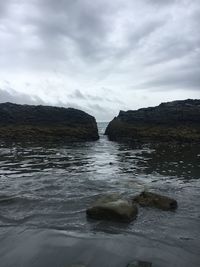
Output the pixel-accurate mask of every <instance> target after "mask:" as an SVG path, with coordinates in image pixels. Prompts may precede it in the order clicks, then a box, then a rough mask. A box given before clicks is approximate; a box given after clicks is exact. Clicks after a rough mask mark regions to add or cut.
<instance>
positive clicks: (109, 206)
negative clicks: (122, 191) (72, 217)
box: [86, 194, 138, 222]
mask: <svg viewBox="0 0 200 267" xmlns="http://www.w3.org/2000/svg"><path fill="white" fill-rule="evenodd" d="M86 213H87V216H88V217H90V218H92V219H97V220H112V221H119V222H130V221H132V220H134V219H135V218H136V216H137V213H138V209H137V206H136V205H134V204H132V203H130V202H128V201H127V200H125V199H122V198H121V197H120V196H119V195H117V194H113V195H109V196H104V197H101V198H100V199H98V200H97V201H96V202H95V203H94V204H93V205H92V207H90V208H88V209H87V210H86Z"/></svg>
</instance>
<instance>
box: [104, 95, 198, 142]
mask: <svg viewBox="0 0 200 267" xmlns="http://www.w3.org/2000/svg"><path fill="white" fill-rule="evenodd" d="M105 134H106V135H108V138H109V139H110V140H112V141H125V142H127V141H139V142H149V141H156V142H161V141H167V142H168V141H175V142H199V140H200V100H192V99H188V100H181V101H173V102H167V103H162V104H160V105H159V106H156V107H150V108H142V109H139V110H129V111H126V112H125V111H120V113H119V115H118V116H117V117H115V118H114V119H113V120H112V121H111V122H110V123H109V124H108V126H107V128H106V131H105Z"/></svg>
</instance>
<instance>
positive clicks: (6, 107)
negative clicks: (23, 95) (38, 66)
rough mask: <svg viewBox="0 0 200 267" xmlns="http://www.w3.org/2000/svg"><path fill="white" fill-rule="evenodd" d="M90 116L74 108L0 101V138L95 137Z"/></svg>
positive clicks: (9, 139) (24, 139)
mask: <svg viewBox="0 0 200 267" xmlns="http://www.w3.org/2000/svg"><path fill="white" fill-rule="evenodd" d="M98 139H99V135H98V129H97V123H96V120H95V118H94V117H93V116H91V115H89V114H87V113H85V112H83V111H81V110H77V109H74V108H61V107H52V106H41V105H40V106H33V105H18V104H13V103H2V104H0V140H6V141H45V142H46V141H69V142H73V141H95V140H98Z"/></svg>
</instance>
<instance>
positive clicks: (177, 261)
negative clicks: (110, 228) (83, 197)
mask: <svg viewBox="0 0 200 267" xmlns="http://www.w3.org/2000/svg"><path fill="white" fill-rule="evenodd" d="M4 230H5V232H4V233H2V231H1V234H0V242H1V247H0V257H1V266H2V267H11V266H20V267H36V266H37V267H44V266H45V267H46V266H48V267H62V266H63V267H67V266H70V265H73V264H74V265H76V264H80V265H84V266H88V267H92V266H95V267H104V266H109V267H123V266H124V267H125V266H127V264H128V263H130V262H132V261H135V260H142V261H149V262H152V266H153V267H169V266H173V267H186V266H190V267H196V266H198V264H199V261H200V258H199V255H198V247H196V251H194V250H192V251H190V250H189V249H186V248H184V247H177V246H173V244H169V243H168V244H167V243H164V242H160V241H159V240H155V239H148V238H146V237H145V236H137V235H134V236H128V235H122V234H119V235H108V234H105V235H104V234H99V233H98V234H94V233H89V234H84V233H77V232H67V231H63V230H61V231H59V230H49V229H30V228H22V227H17V228H16V227H13V228H11V229H10V228H9V230H8V231H7V228H4ZM185 242H187V240H185ZM144 244H145V245H144ZM188 247H189V244H188Z"/></svg>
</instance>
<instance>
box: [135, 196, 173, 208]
mask: <svg viewBox="0 0 200 267" xmlns="http://www.w3.org/2000/svg"><path fill="white" fill-rule="evenodd" d="M133 203H138V204H140V205H141V206H143V207H155V208H158V209H162V210H175V209H176V208H177V206H178V204H177V201H176V200H174V199H172V198H170V197H167V196H162V195H159V194H156V193H151V192H142V193H141V194H140V195H139V196H136V197H135V198H134V199H133Z"/></svg>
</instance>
